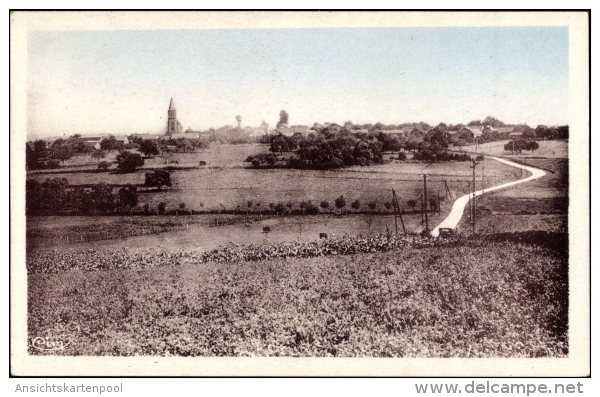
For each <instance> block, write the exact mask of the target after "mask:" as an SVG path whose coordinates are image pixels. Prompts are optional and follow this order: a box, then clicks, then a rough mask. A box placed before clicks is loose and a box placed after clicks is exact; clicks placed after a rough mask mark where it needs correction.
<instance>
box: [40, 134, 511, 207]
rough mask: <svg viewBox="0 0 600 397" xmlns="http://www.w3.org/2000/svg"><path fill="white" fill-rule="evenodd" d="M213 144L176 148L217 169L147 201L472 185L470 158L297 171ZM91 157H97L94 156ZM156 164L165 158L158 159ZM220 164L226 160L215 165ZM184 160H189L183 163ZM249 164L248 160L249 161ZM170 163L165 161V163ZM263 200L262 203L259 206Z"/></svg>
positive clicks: (409, 191)
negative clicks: (257, 165) (254, 163)
mask: <svg viewBox="0 0 600 397" xmlns="http://www.w3.org/2000/svg"><path fill="white" fill-rule="evenodd" d="M237 146H238V145H213V146H211V147H210V148H209V149H207V150H206V151H205V152H204V153H200V152H195V153H174V154H172V155H171V156H173V158H179V157H181V158H187V159H188V160H186V161H188V162H189V164H192V163H195V164H197V163H198V162H197V161H191V160H190V159H191V158H195V159H196V160H198V159H202V158H210V159H211V161H210V162H209V166H206V167H198V168H194V169H187V170H174V171H172V172H171V179H172V182H173V187H174V189H173V190H168V191H163V192H152V193H142V194H141V195H140V206H142V205H144V204H148V205H149V206H150V207H151V208H156V207H157V205H158V203H160V202H165V203H166V204H167V209H175V208H178V207H179V204H180V203H184V204H185V205H186V208H188V209H194V210H197V211H222V210H228V211H232V210H237V211H245V210H246V207H247V203H248V201H252V202H253V204H252V205H253V207H254V210H255V211H262V210H264V209H267V208H268V207H269V204H271V203H273V204H277V203H280V202H283V203H286V204H287V203H290V202H291V203H292V206H293V209H299V205H300V203H301V202H302V201H308V200H312V202H313V203H315V204H316V205H319V204H320V202H321V201H323V200H326V201H328V202H329V205H330V208H334V204H333V202H334V200H335V199H336V198H337V197H339V196H340V195H344V197H345V198H346V200H347V206H348V208H349V207H350V203H351V202H352V201H354V200H357V199H358V200H359V201H360V202H361V203H362V204H363V206H364V207H366V204H367V203H368V202H371V201H375V202H376V203H377V205H378V208H379V209H383V205H384V203H385V202H388V201H390V200H391V196H392V192H391V190H392V189H395V190H396V193H397V195H398V196H399V203H400V205H401V206H402V207H406V202H407V201H408V200H409V199H416V200H419V206H420V194H421V191H422V186H423V184H422V178H423V177H422V175H423V174H427V175H428V191H430V194H432V195H434V196H435V197H437V193H438V191H439V192H440V195H441V196H444V199H446V200H450V199H451V198H452V197H457V196H459V195H462V194H466V192H467V191H468V187H467V182H470V181H471V176H472V171H471V169H470V168H469V163H467V162H456V163H437V164H425V163H411V162H400V161H393V162H388V163H387V164H383V165H377V166H371V167H358V166H356V167H350V168H348V169H343V170H336V171H314V170H294V169H276V168H275V169H252V168H242V166H241V164H242V161H243V160H244V159H245V157H244V158H241V157H240V156H243V155H245V154H247V153H252V152H254V153H256V152H261V151H265V150H266V147H265V146H264V145H258V144H256V145H239V146H241V148H238V147H237ZM90 159H91V158H90ZM154 161H156V162H160V161H163V159H162V158H156V159H154ZM212 164H220V165H219V166H213V165H212ZM179 165H180V166H183V165H184V161H183V160H182V162H180V164H179ZM245 165H246V166H248V163H246V164H245ZM163 166H164V165H163ZM483 168H485V170H484V171H483V173H482V174H480V175H478V177H477V181H476V183H477V184H478V186H480V185H481V184H482V183H483V184H484V185H488V186H489V185H495V184H499V183H502V182H505V181H509V180H514V179H518V178H520V177H521V174H520V173H519V171H518V170H516V169H514V168H512V167H509V166H506V165H504V164H501V163H498V162H495V161H485V162H484V164H483V167H482V169H483ZM145 172H146V171H145V170H143V169H142V170H139V171H137V172H134V173H129V174H118V173H96V172H71V173H57V172H44V173H40V172H35V173H29V174H28V178H31V179H35V180H38V181H44V180H46V179H47V178H57V177H64V178H66V179H67V180H68V181H69V184H70V185H73V186H76V185H82V184H83V185H88V186H89V185H90V184H95V183H98V182H106V183H110V184H114V185H118V186H121V185H125V184H133V185H143V184H144V180H145ZM444 181H445V182H446V183H447V184H448V188H449V189H450V193H451V196H447V195H446V191H445V183H444ZM256 204H259V205H258V206H257V205H256Z"/></svg>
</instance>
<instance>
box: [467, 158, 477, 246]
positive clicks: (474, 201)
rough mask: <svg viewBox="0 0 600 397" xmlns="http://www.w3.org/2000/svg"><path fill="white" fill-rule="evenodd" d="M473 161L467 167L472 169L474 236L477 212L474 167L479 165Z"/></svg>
mask: <svg viewBox="0 0 600 397" xmlns="http://www.w3.org/2000/svg"><path fill="white" fill-rule="evenodd" d="M471 161H473V165H470V166H469V167H471V168H472V169H473V234H475V222H476V218H477V216H476V212H477V200H476V198H475V190H476V189H475V167H477V165H478V164H479V161H475V160H471Z"/></svg>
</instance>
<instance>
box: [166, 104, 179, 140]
mask: <svg viewBox="0 0 600 397" xmlns="http://www.w3.org/2000/svg"><path fill="white" fill-rule="evenodd" d="M182 129H183V128H182V126H181V123H180V122H179V121H177V110H176V109H175V103H174V102H173V98H171V102H170V103H169V110H168V111H167V132H166V133H165V135H167V136H171V135H173V134H180V133H181V131H182Z"/></svg>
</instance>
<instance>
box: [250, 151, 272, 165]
mask: <svg viewBox="0 0 600 397" xmlns="http://www.w3.org/2000/svg"><path fill="white" fill-rule="evenodd" d="M277 160H278V159H277V156H276V155H274V154H273V153H260V154H257V155H254V156H248V157H246V160H245V162H247V163H252V165H253V166H254V167H260V166H261V165H265V164H268V165H270V166H273V165H275V163H276V162H277Z"/></svg>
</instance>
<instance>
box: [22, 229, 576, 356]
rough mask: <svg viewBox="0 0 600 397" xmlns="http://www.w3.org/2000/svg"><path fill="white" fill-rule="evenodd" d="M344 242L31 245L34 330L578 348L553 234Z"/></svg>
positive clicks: (79, 341)
mask: <svg viewBox="0 0 600 397" xmlns="http://www.w3.org/2000/svg"><path fill="white" fill-rule="evenodd" d="M385 241H386V240H385V239H383V240H381V239H378V240H372V241H371V242H369V241H358V240H357V241H343V240H340V241H339V242H338V243H337V244H339V247H338V248H335V249H336V250H341V249H343V247H347V248H351V247H357V246H364V247H365V248H366V249H369V248H368V247H369V246H372V247H373V249H374V250H375V251H377V250H379V249H380V248H376V247H384V246H385ZM424 243H425V242H424ZM329 244H330V246H332V245H331V244H332V243H329ZM364 244H367V245H366V246H365V245H364ZM382 244H383V246H382ZM332 247H335V244H333V246H332ZM274 248H275V249H278V248H276V247H274ZM282 248H284V247H282ZM289 249H290V248H287V250H288V251H287V252H289V253H292V251H290V250H289ZM297 249H302V250H304V251H303V252H306V253H310V252H312V248H309V247H306V248H302V246H298V247H297ZM307 249H308V251H306V250H307ZM331 249H333V248H330V251H328V252H330V254H331V255H330V256H318V257H306V258H288V259H285V258H276V259H266V260H257V259H258V257H254V258H255V259H254V260H251V261H249V260H235V259H234V258H235V257H236V254H235V250H233V251H232V250H229V251H224V252H223V253H222V254H219V253H218V252H215V253H214V254H211V255H210V256H209V257H210V258H214V259H215V260H210V261H206V262H205V261H202V260H200V256H198V255H197V254H194V253H193V252H186V251H182V252H177V251H169V252H163V253H161V252H148V253H146V254H134V253H128V252H127V251H120V252H116V251H115V252H112V253H108V252H107V253H106V254H103V253H102V252H99V253H91V254H80V255H79V256H76V255H74V254H73V255H72V254H69V253H50V254H45V255H37V256H33V257H28V269H29V271H30V273H29V275H28V290H27V291H28V296H29V303H28V313H29V317H28V319H29V321H28V333H29V336H30V338H33V337H37V336H40V337H48V338H54V339H57V338H58V339H61V340H65V341H67V342H68V343H67V344H66V347H65V350H64V351H61V352H43V351H39V350H35V349H33V348H32V347H31V346H30V348H29V353H30V354H36V355H37V354H48V355H52V354H61V355H111V356H115V355H118V356H130V355H142V356H143V355H161V356H171V355H177V356H297V357H301V356H337V357H565V356H567V355H568V352H569V348H568V339H567V330H568V326H567V324H568V285H567V282H568V277H567V275H568V274H567V273H568V270H567V269H568V265H567V260H566V258H565V255H564V252H560V251H557V250H555V249H553V248H552V247H551V246H542V245H533V244H521V243H517V242H511V241H504V242H493V241H485V242H483V241H478V240H472V241H460V240H459V241H456V242H454V243H452V242H449V243H446V244H442V245H439V246H428V245H427V244H425V245H422V246H418V245H410V244H409V245H407V246H405V247H404V248H393V249H391V250H389V251H387V252H375V253H362V254H354V255H344V256H339V255H336V254H335V253H334V252H332V251H331ZM250 251H251V249H250ZM250 251H248V250H246V251H245V252H250ZM265 252H270V251H269V248H266V251H265ZM319 252H320V251H319ZM222 255H225V256H222ZM232 255H233V256H232ZM317 255H320V254H317ZM226 257H228V258H231V261H230V262H219V261H216V259H217V258H226ZM246 257H247V256H246ZM195 258H196V259H195ZM61 263H62V264H63V266H62V267H60V268H57V269H55V270H53V273H40V271H42V270H43V269H44V266H54V265H60V264H61ZM64 266H67V267H66V268H65V267H64ZM69 266H72V267H71V268H69ZM86 269H89V270H86Z"/></svg>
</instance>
